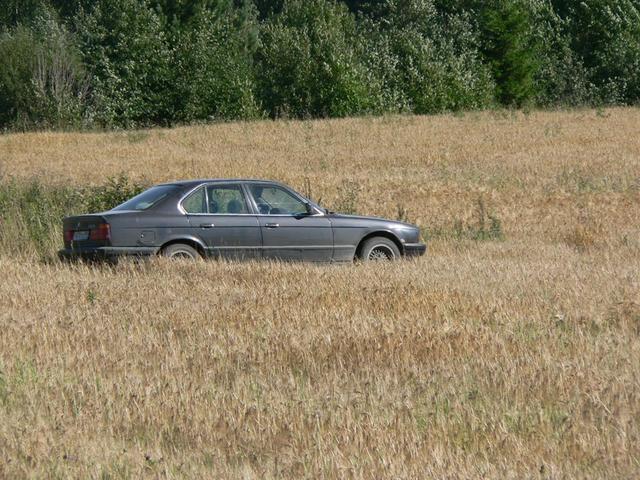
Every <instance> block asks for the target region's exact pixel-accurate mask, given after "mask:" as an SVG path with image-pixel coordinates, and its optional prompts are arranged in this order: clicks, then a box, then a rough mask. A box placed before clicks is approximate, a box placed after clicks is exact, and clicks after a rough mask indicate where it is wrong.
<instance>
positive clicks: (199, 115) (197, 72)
mask: <svg viewBox="0 0 640 480" xmlns="http://www.w3.org/2000/svg"><path fill="white" fill-rule="evenodd" d="M257 30H258V25H257V21H256V13H255V10H254V9H250V8H244V9H236V8H233V7H231V6H228V7H226V8H224V9H223V10H221V11H220V10H217V11H210V10H202V11H200V12H199V13H197V14H196V15H195V16H194V17H193V18H192V20H191V21H190V23H189V25H188V26H187V28H185V29H184V30H183V31H182V32H181V33H180V34H179V36H180V41H179V47H178V60H177V63H178V65H179V71H180V72H181V80H180V82H179V83H177V84H176V88H177V89H179V90H180V91H181V92H182V93H181V95H180V100H181V102H183V103H182V104H181V105H180V107H179V111H180V113H179V114H178V115H179V117H180V119H181V120H183V121H192V120H197V119H234V118H235V119H237V118H240V119H246V118H255V117H258V116H260V109H259V106H258V103H257V100H256V98H255V78H254V69H253V52H254V50H255V44H256V39H257V35H258V32H257Z"/></svg>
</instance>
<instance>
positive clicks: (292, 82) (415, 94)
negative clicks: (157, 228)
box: [0, 0, 640, 129]
mask: <svg viewBox="0 0 640 480" xmlns="http://www.w3.org/2000/svg"><path fill="white" fill-rule="evenodd" d="M639 99H640V0H584V1H577V0H576V1H560V0H488V1H487V0H346V1H342V2H338V1H332V0H254V1H249V0H235V1H234V0H0V128H3V129H8V128H13V129H30V128H93V127H133V126H146V125H171V124H175V123H189V122H194V121H202V120H216V119H250V118H259V117H264V116H269V117H302V118H306V117H326V116H346V115H362V114H377V113H384V112H415V113H435V112H441V111H456V110H461V109H477V108H487V107H492V106H495V105H502V106H507V107H523V106H542V107H552V106H578V105H594V104H598V105H602V104H635V103H637V102H638V100H639Z"/></svg>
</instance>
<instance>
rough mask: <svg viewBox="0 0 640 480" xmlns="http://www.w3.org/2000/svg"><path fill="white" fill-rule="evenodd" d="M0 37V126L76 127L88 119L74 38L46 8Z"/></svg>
mask: <svg viewBox="0 0 640 480" xmlns="http://www.w3.org/2000/svg"><path fill="white" fill-rule="evenodd" d="M33 21H34V26H33V27H29V26H24V25H18V26H16V27H14V28H12V29H10V30H7V31H5V32H4V33H2V34H0V127H8V126H11V127H13V128H20V129H27V128H33V127H39V128H42V127H46V128H51V127H54V128H67V127H74V128H78V127H81V126H83V125H84V124H85V123H86V122H87V120H88V118H89V117H90V113H91V110H90V102H89V95H88V86H89V85H88V79H87V76H86V74H85V71H84V66H83V65H82V63H81V61H80V58H79V52H78V50H77V49H76V45H75V43H74V38H73V37H72V35H71V34H69V32H67V30H66V29H65V27H64V26H63V25H61V24H60V23H59V22H58V20H57V19H56V18H55V13H54V12H52V11H51V10H42V11H41V12H40V13H39V14H38V16H37V17H36V18H35V19H34V20H33Z"/></svg>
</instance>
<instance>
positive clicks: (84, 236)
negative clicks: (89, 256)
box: [73, 231, 89, 242]
mask: <svg viewBox="0 0 640 480" xmlns="http://www.w3.org/2000/svg"><path fill="white" fill-rule="evenodd" d="M88 239H89V232H87V231H81V232H73V241H74V242H81V241H82V240H88Z"/></svg>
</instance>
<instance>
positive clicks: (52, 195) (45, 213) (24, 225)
mask: <svg viewBox="0 0 640 480" xmlns="http://www.w3.org/2000/svg"><path fill="white" fill-rule="evenodd" d="M144 188H145V187H144V186H143V185H142V184H139V183H135V182H132V181H130V180H129V178H128V177H127V176H126V175H120V176H118V177H113V178H109V179H108V180H107V182H106V183H105V184H104V185H100V186H97V187H78V188H70V187H61V186H48V185H46V184H44V183H42V182H41V181H39V180H37V179H35V180H32V181H29V182H18V181H16V180H12V179H4V180H0V250H1V251H3V252H8V253H11V254H16V255H20V254H27V255H39V256H40V258H42V259H51V258H53V257H55V254H56V252H57V250H58V249H59V248H61V246H62V219H63V218H64V217H65V216H68V215H77V214H81V213H95V212H102V211H105V210H110V209H111V208H113V207H115V206H117V205H119V204H120V203H122V202H124V201H125V200H127V199H129V198H131V197H133V196H134V195H137V194H138V193H140V192H141V191H142V190H144Z"/></svg>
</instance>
